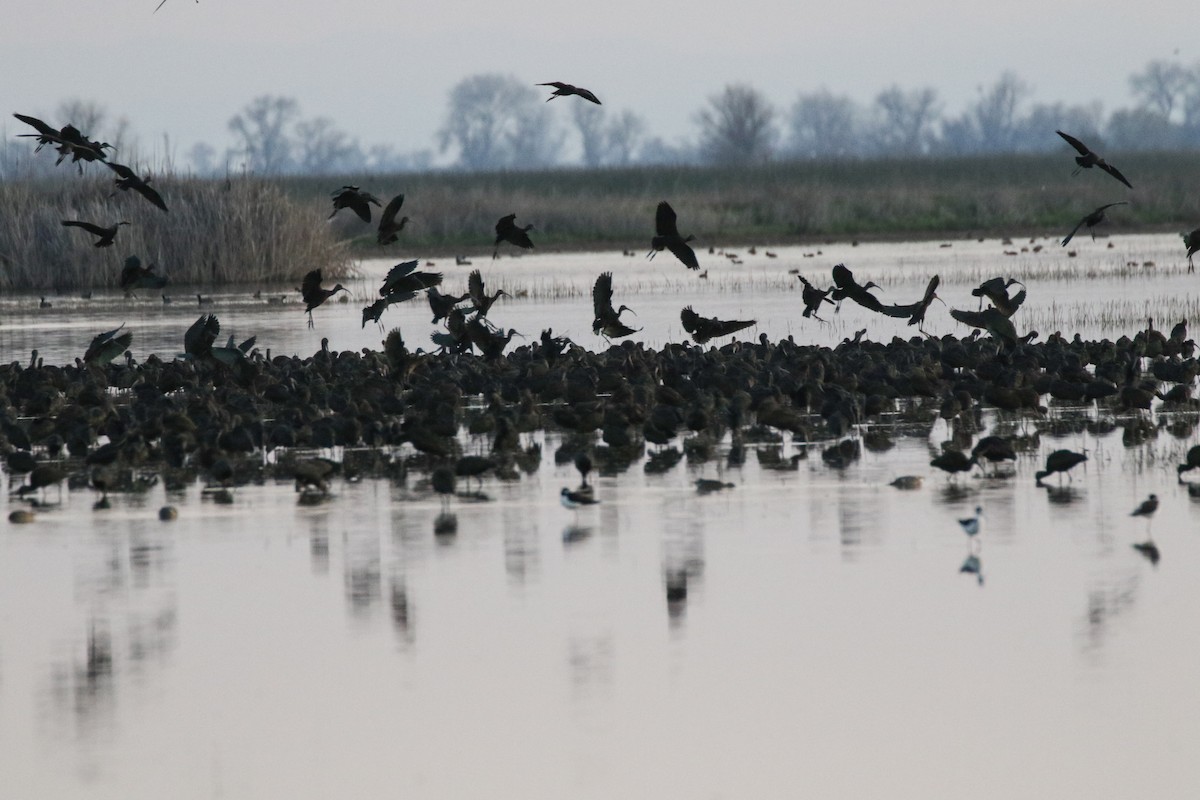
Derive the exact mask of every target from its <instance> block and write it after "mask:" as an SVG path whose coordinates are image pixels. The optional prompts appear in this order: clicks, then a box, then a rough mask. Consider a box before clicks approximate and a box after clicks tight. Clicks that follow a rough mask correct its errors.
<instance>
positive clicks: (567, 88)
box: [538, 81, 601, 105]
mask: <svg viewBox="0 0 1200 800" xmlns="http://www.w3.org/2000/svg"><path fill="white" fill-rule="evenodd" d="M538 86H553V87H554V92H553V93H552V94H551V95H550V96H549V97H547V98H546V102H547V103H549V102H550V101H551V100H553V99H554V98H556V97H570V96H571V95H577V96H579V97H582V98H583V99H584V100H588V101H590V102H592V103H595V104H596V105H600V104H601V103H600V101H599V100H598V99H596V95H594V94H592V93H591V92H590V91H588V90H587V89H584V88H583V87H581V86H572V85H571V84H569V83H563V82H562V81H550V82H549V83H539V84H538Z"/></svg>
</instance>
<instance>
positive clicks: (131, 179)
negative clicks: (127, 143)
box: [104, 161, 167, 211]
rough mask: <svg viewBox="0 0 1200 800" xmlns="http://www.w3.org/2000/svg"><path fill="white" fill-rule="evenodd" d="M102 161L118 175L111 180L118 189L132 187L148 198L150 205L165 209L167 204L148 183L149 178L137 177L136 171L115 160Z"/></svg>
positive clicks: (124, 190) (122, 189) (123, 189)
mask: <svg viewBox="0 0 1200 800" xmlns="http://www.w3.org/2000/svg"><path fill="white" fill-rule="evenodd" d="M104 163H106V164H108V168H109V169H111V170H112V171H113V172H115V173H117V175H118V176H119V177H118V178H117V179H116V180H115V181H113V182H114V183H116V184H117V188H118V189H120V190H121V191H123V192H127V191H129V190H130V189H133V190H134V191H135V192H137V193H138V194H140V195H141V196H142V197H144V198H146V199H147V200H149V201H150V204H151V205H153V206H156V207H157V208H160V209H162V210H163V211H166V210H167V204H166V203H164V202H163V199H162V195H160V194H159V193H158V191H157V190H155V189H154V187H152V186H151V185H150V179H149V178H139V177H138V175H137V173H135V172H134V171H133V170H131V169H130V168H129V167H127V166H125V165H124V164H118V163H116V162H115V161H106V162H104Z"/></svg>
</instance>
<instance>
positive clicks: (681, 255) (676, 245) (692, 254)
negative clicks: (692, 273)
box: [667, 239, 700, 269]
mask: <svg viewBox="0 0 1200 800" xmlns="http://www.w3.org/2000/svg"><path fill="white" fill-rule="evenodd" d="M667 247H668V249H670V251H671V252H672V253H674V254H675V257H676V258H678V259H679V260H680V261H682V262H683V264H684V266H686V267H688V268H689V269H700V262H699V260H697V258H696V251H695V250H693V249H692V246H691V245H690V244H688V243H687V242H684V241H680V240H678V239H677V240H675V241H673V242H671V243H670V244H669V245H667Z"/></svg>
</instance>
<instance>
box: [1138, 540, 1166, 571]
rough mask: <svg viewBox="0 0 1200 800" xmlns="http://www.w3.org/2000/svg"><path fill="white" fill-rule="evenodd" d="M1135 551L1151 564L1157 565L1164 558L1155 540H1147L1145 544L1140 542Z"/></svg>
mask: <svg viewBox="0 0 1200 800" xmlns="http://www.w3.org/2000/svg"><path fill="white" fill-rule="evenodd" d="M1133 549H1134V550H1137V551H1138V552H1139V553H1141V554H1142V556H1144V557H1145V559H1146V560H1147V561H1149V562H1150V563H1151V564H1155V565H1157V564H1158V560H1159V559H1160V558H1161V557H1162V554H1161V553H1160V552H1159V551H1158V545H1156V544H1155V543H1154V540H1153V539H1147V540H1146V541H1144V542H1138V543H1136V544H1135V545H1133Z"/></svg>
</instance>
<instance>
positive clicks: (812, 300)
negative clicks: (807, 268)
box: [796, 275, 834, 320]
mask: <svg viewBox="0 0 1200 800" xmlns="http://www.w3.org/2000/svg"><path fill="white" fill-rule="evenodd" d="M796 277H797V278H799V279H800V283H802V284H804V289H803V291H801V293H800V298H801V299H802V300H803V301H804V314H803V316H805V317H812V318H813V319H818V320H819V319H821V318H820V317H818V316H817V311H818V310H819V309H820V308H821V303H829V304H830V305H833V304H834V303H833V301H832V300H830V299H829V293H830V292H832V291H833V289H834V287H832V286H830V287H829V288H828V289H826V290H825V291H821V290H820V289H818V288H817V287H815V286H813V285H812V284H811V283H809V282H808V279H807V278H805V277H804V276H803V275H797V276H796Z"/></svg>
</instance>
